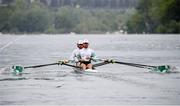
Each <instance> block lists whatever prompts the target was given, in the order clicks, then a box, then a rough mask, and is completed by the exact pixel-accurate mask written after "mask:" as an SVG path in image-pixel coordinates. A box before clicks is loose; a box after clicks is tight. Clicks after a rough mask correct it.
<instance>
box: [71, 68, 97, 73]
mask: <svg viewBox="0 0 180 106" xmlns="http://www.w3.org/2000/svg"><path fill="white" fill-rule="evenodd" d="M73 70H74V71H75V72H76V73H97V72H98V71H97V70H96V69H86V70H83V69H81V68H73Z"/></svg>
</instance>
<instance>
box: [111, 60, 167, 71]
mask: <svg viewBox="0 0 180 106" xmlns="http://www.w3.org/2000/svg"><path fill="white" fill-rule="evenodd" d="M108 62H109V63H117V64H123V65H128V66H133V67H139V68H147V69H150V70H152V71H155V72H162V73H165V72H169V71H170V70H171V66H170V65H161V66H152V65H144V64H136V63H127V62H120V61H115V60H108Z"/></svg>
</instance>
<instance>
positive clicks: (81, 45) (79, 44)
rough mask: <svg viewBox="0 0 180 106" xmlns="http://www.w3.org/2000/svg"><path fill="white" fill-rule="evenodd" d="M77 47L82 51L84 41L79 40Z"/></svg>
mask: <svg viewBox="0 0 180 106" xmlns="http://www.w3.org/2000/svg"><path fill="white" fill-rule="evenodd" d="M77 47H78V48H79V49H82V48H83V41H82V40H79V41H78V42H77Z"/></svg>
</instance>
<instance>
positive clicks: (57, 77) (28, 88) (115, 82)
mask: <svg viewBox="0 0 180 106" xmlns="http://www.w3.org/2000/svg"><path fill="white" fill-rule="evenodd" d="M85 38H86V39H88V40H89V41H90V48H92V49H94V50H95V52H96V54H97V56H98V57H99V58H103V59H106V58H111V59H117V60H119V61H123V62H131V63H139V64H148V65H164V64H168V65H172V66H176V67H177V70H176V72H172V73H164V74H162V73H154V72H150V70H148V69H142V68H136V67H131V66H125V65H119V64H108V65H104V66H101V67H97V70H98V73H88V74H78V73H75V72H74V71H73V70H72V68H70V67H67V66H61V65H60V66H48V67H41V68H35V69H26V70H25V71H24V72H23V73H22V74H21V75H15V74H14V73H12V72H11V71H10V70H9V68H10V67H12V66H13V65H22V66H30V65H38V64H46V63H54V62H57V61H59V60H64V59H68V58H69V56H70V55H71V52H72V51H73V49H75V48H76V42H77V41H78V40H79V39H85ZM178 67H180V35H59V36H58V35H38V36H37V35H33V36H30V35H19V36H18V35H16V36H13V35H1V36H0V105H179V104H180V101H179V100H180V84H179V83H180V73H179V72H180V70H179V69H178Z"/></svg>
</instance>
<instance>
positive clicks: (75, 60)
mask: <svg viewBox="0 0 180 106" xmlns="http://www.w3.org/2000/svg"><path fill="white" fill-rule="evenodd" d="M81 49H83V40H79V41H78V42H77V49H75V50H73V52H72V54H71V57H70V60H64V63H68V62H71V63H76V65H78V62H79V59H78V54H79V51H80V50H81Z"/></svg>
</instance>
